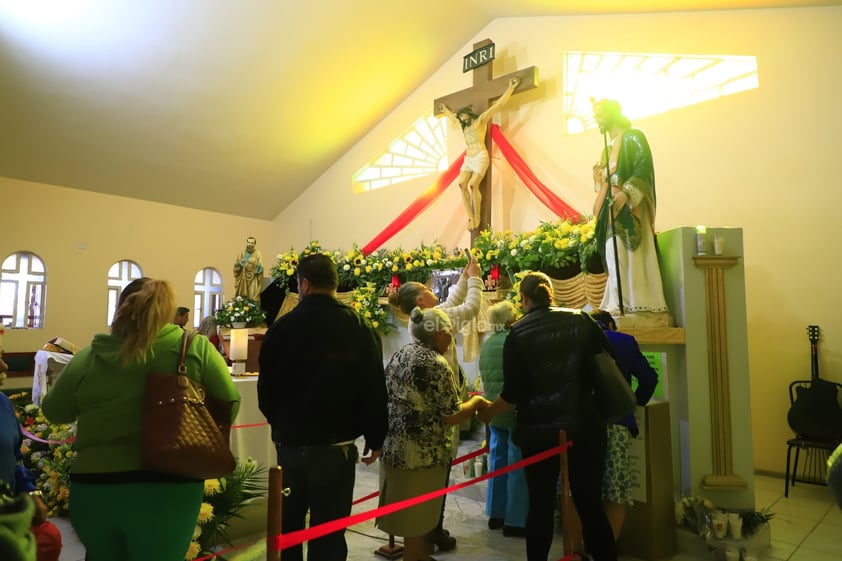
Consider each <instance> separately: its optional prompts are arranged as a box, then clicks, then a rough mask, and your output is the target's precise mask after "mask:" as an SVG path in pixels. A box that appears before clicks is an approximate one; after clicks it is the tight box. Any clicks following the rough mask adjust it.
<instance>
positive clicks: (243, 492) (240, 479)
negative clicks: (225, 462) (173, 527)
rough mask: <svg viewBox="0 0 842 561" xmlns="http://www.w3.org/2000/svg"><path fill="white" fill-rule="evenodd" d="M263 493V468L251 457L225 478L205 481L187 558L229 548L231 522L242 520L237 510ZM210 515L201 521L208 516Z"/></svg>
mask: <svg viewBox="0 0 842 561" xmlns="http://www.w3.org/2000/svg"><path fill="white" fill-rule="evenodd" d="M265 494H266V468H265V467H263V466H261V465H259V464H258V463H257V462H255V461H254V460H253V459H252V458H248V459H247V460H246V461H244V462H238V463H237V467H236V468H235V469H234V471H233V472H232V473H231V475H229V476H228V477H221V478H219V479H209V480H207V481H205V491H204V499H203V501H204V502H203V504H202V509H201V511H200V512H199V521H198V525H197V528H196V531H197V532H200V533H199V534H198V535H197V533H196V532H194V534H193V535H194V540H193V542H192V543H191V544H190V549H189V550H188V555H187V558H188V559H194V558H196V557H197V556H199V555H200V554H209V553H211V552H212V551H213V549H214V548H215V547H218V546H220V545H226V546H230V545H233V544H232V540H231V538H230V536H229V535H228V529H229V526H230V523H231V521H232V520H233V519H235V518H242V514H241V513H240V511H241V510H242V509H243V508H244V507H246V506H247V505H248V504H250V503H252V502H254V501H255V500H256V499H258V498H260V497H263V496H265ZM209 512H210V513H211V516H210V517H209V518H208V519H204V518H205V516H207V514H208V513H209Z"/></svg>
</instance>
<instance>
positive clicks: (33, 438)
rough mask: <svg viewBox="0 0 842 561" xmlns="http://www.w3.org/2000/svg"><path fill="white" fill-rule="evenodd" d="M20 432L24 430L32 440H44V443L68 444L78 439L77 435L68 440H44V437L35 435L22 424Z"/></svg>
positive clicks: (24, 433)
mask: <svg viewBox="0 0 842 561" xmlns="http://www.w3.org/2000/svg"><path fill="white" fill-rule="evenodd" d="M20 432H22V433H23V435H24V436H25V437H27V438H29V439H31V440H34V441H36V442H43V443H44V444H68V443H70V442H74V441H75V440H76V438H75V437H74V438H68V439H67V440H44V439H43V438H40V437H38V436H35V435H34V434H32V433H31V432H29V431H28V430H26V429H25V428H23V425H20Z"/></svg>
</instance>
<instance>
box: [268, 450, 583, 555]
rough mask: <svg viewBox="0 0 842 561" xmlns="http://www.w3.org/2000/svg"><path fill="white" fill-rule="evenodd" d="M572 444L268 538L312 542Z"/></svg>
mask: <svg viewBox="0 0 842 561" xmlns="http://www.w3.org/2000/svg"><path fill="white" fill-rule="evenodd" d="M571 445H572V441H568V442H565V443H564V444H560V445H558V446H556V447H555V448H550V449H549V450H545V451H543V452H540V453H538V454H535V455H534V456H530V457H529V458H524V459H523V460H520V461H518V462H515V463H513V464H511V465H508V466H506V467H504V468H501V469H498V470H495V471H493V472H491V473H486V474H485V475H481V476H479V477H475V478H474V479H470V480H468V481H464V482H462V483H459V484H456V485H451V486H450V487H445V488H444V489H437V490H435V491H431V492H430V493H427V494H426V495H420V496H418V497H412V498H409V499H405V500H403V501H398V502H396V503H391V504H388V505H385V506H382V507H380V508H376V509H374V510H369V511H368V512H361V513H359V514H352V515H351V516H347V517H345V518H340V519H338V520H331V521H330V522H324V523H322V524H319V525H317V526H311V527H310V528H306V529H303V530H296V531H294V532H289V533H288V534H280V535H277V536H273V537H271V538H269V539H273V540H275V547H277V548H278V549H286V548H288V547H292V546H294V545H298V544H301V543H304V542H306V541H311V540H315V539H317V538H321V537H324V536H326V535H328V534H332V533H334V532H338V531H340V530H344V529H345V528H347V527H348V526H354V525H355V524H360V523H362V522H366V521H367V520H371V519H372V518H377V517H378V516H386V515H387V514H392V513H393V512H397V511H399V510H403V509H405V508H409V507H411V506H415V505H417V504H421V503H423V502H426V501H429V500H431V499H435V498H436V497H441V496H442V495H446V494H448V493H451V492H453V491H458V490H459V489H464V488H465V487H470V486H471V485H474V484H475V483H479V482H480V481H485V480H486V479H491V478H492V477H497V476H498V475H502V474H504V473H508V472H510V471H514V470H517V469H521V468H523V467H524V466H528V465H530V464H533V463H535V462H540V461H542V460H546V459H548V458H551V457H552V456H554V455H557V454H559V453H560V452H562V451H563V450H566V449H567V447H568V446H571Z"/></svg>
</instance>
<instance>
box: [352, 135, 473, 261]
mask: <svg viewBox="0 0 842 561" xmlns="http://www.w3.org/2000/svg"><path fill="white" fill-rule="evenodd" d="M464 159H465V153H464V152H462V155H460V156H459V157H458V158H456V160H454V162H453V163H452V164H450V167H449V168H447V170H446V171H445V172H444V173H442V174H441V175H440V176H439V177H438V179H436V181H435V183H433V184H432V185H431V186H430V187H428V188H427V190H426V191H424V192H423V193H421V196H419V197H418V198H417V199H415V200H414V201H412V203H411V204H410V205H409V206H408V207H406V210H404V211H403V212H402V213H400V215H398V217H397V218H395V219H394V220H392V222H391V223H390V224H389V225H388V226H386V228H385V229H384V230H383V231H382V232H380V233H379V234H377V235H376V236H374V239H373V240H371V241H370V242H368V243H367V244H365V246H364V247H363V248H362V249H361V250H360V251H362V253H363V255H368V254H369V253H371V252H372V251H375V250H377V248H379V247H380V246H381V245H383V244H384V243H386V242H387V241H389V239H391V237H392V236H394V235H395V234H397V233H398V232H400V231H401V230H403V229H404V228H406V226H407V225H408V224H409V223H410V222H412V221H413V220H415V218H416V217H417V216H418V215H419V214H421V213H422V212H424V211H425V210H426V209H427V207H428V206H430V204H432V202H433V201H435V200H436V199H438V198H439V196H440V195H441V194H442V193H444V190H445V189H447V187H448V186H449V185H450V184H451V183H453V180H454V179H456V176H458V175H459V170H460V168H461V167H462V161H463V160H464Z"/></svg>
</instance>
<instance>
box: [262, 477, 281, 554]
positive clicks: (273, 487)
mask: <svg viewBox="0 0 842 561" xmlns="http://www.w3.org/2000/svg"><path fill="white" fill-rule="evenodd" d="M268 493H269V501H268V505H267V509H266V561H281V550H280V549H278V545H277V542H276V540H275V537H276V536H279V535H280V534H281V520H282V513H283V494H284V476H283V469H282V468H281V466H275V467H272V468H269V491H268Z"/></svg>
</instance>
